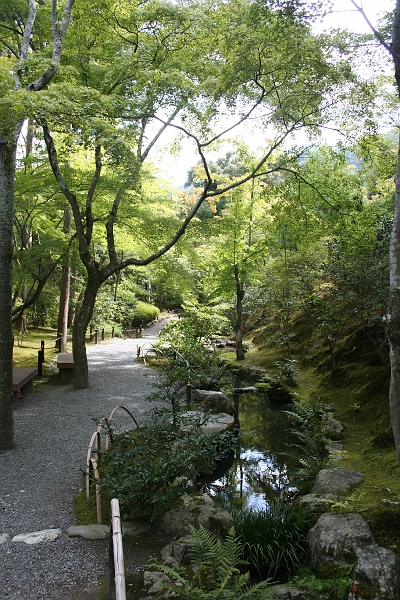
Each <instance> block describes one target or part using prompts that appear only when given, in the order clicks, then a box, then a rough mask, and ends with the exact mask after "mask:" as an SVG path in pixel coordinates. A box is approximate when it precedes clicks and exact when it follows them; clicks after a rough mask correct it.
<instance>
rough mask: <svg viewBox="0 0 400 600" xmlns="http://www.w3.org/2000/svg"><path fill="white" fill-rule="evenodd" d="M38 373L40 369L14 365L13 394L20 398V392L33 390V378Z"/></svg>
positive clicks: (28, 392)
mask: <svg viewBox="0 0 400 600" xmlns="http://www.w3.org/2000/svg"><path fill="white" fill-rule="evenodd" d="M37 374H38V370H37V369H36V368H32V367H14V368H13V396H14V400H17V399H18V395H19V394H22V393H24V394H30V393H32V392H33V379H34V377H36V375H37Z"/></svg>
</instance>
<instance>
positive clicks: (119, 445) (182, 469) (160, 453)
mask: <svg viewBox="0 0 400 600" xmlns="http://www.w3.org/2000/svg"><path fill="white" fill-rule="evenodd" d="M203 424H204V420H203V421H201V420H200V419H194V418H193V417H192V418H187V417H185V416H184V415H183V414H182V413H179V414H178V415H175V419H174V420H173V419H172V415H171V412H170V411H168V410H165V409H162V410H160V409H154V410H153V411H152V412H151V415H150V418H149V420H148V422H147V424H146V425H145V426H144V427H141V428H138V429H135V430H130V431H124V432H121V433H118V434H117V435H114V442H113V444H112V446H111V448H110V449H109V450H108V451H107V452H105V453H103V454H102V455H101V457H100V461H99V470H100V476H101V486H102V489H104V490H106V491H107V492H108V493H109V494H110V495H111V496H114V497H117V498H119V501H120V505H121V511H122V514H123V516H124V518H133V517H150V518H151V519H156V518H158V517H161V516H162V515H163V514H164V513H165V512H166V511H167V510H168V509H169V508H171V507H173V506H174V505H175V503H176V502H177V500H178V499H179V497H180V496H182V495H183V494H184V493H186V492H187V491H188V490H190V491H192V492H193V486H194V485H195V482H196V480H197V479H198V478H199V476H200V475H202V474H209V473H212V471H213V470H214V469H215V467H216V464H217V462H218V461H219V460H220V459H221V458H223V457H224V456H226V455H227V454H228V453H229V452H231V451H232V449H233V447H234V445H235V442H236V436H235V433H234V432H233V431H226V432H224V433H219V434H215V433H203V432H202V430H201V425H203Z"/></svg>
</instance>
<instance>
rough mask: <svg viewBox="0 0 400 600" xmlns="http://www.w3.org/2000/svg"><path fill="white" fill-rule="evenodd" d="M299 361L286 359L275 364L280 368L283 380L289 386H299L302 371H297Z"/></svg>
mask: <svg viewBox="0 0 400 600" xmlns="http://www.w3.org/2000/svg"><path fill="white" fill-rule="evenodd" d="M296 363H297V360H294V359H290V358H285V359H284V360H279V361H276V362H275V364H276V366H277V367H278V368H279V371H280V373H281V377H282V379H283V380H284V381H285V382H286V383H287V384H288V385H297V383H298V381H299V377H300V371H299V370H298V369H296V367H295V364H296Z"/></svg>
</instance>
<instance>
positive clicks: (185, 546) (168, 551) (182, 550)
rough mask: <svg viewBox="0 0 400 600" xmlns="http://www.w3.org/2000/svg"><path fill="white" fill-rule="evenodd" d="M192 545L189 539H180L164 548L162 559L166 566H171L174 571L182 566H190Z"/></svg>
mask: <svg viewBox="0 0 400 600" xmlns="http://www.w3.org/2000/svg"><path fill="white" fill-rule="evenodd" d="M189 549H190V543H189V541H188V539H187V538H179V540H176V542H171V543H170V544H167V545H166V546H164V548H162V550H161V558H162V559H163V561H164V562H165V564H167V565H170V566H171V567H173V568H174V569H178V567H180V565H184V564H188V563H189V562H190V560H189V554H188V551H189Z"/></svg>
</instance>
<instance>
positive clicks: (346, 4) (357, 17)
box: [324, 0, 396, 33]
mask: <svg viewBox="0 0 400 600" xmlns="http://www.w3.org/2000/svg"><path fill="white" fill-rule="evenodd" d="M357 4H359V5H360V6H361V7H362V9H363V10H364V12H365V14H366V16H367V17H368V19H369V20H370V21H371V23H372V24H373V25H374V24H376V21H377V18H379V16H381V15H382V13H385V12H388V11H390V10H393V9H394V7H395V5H396V1H395V0H358V1H357ZM324 24H326V26H327V27H343V28H347V29H351V30H353V31H355V32H356V33H370V32H371V30H370V28H369V27H368V25H367V23H366V22H365V19H364V18H363V17H362V15H361V14H360V13H359V12H358V11H357V10H356V9H355V8H354V6H353V4H352V3H351V1H350V0H333V12H332V14H331V15H329V17H327V18H326V19H325V22H324Z"/></svg>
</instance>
